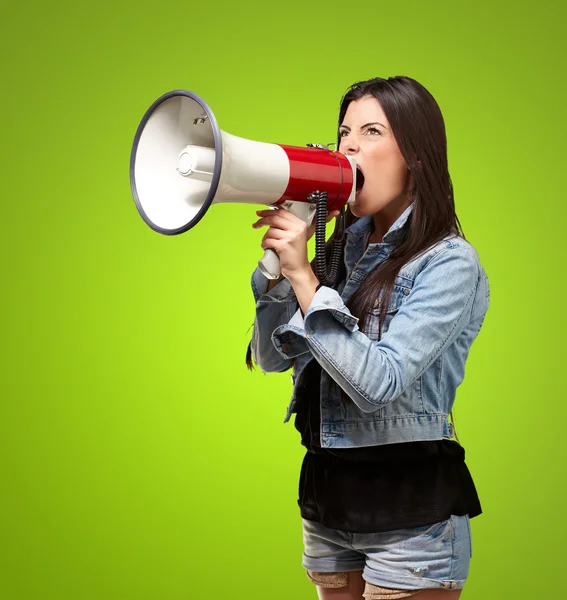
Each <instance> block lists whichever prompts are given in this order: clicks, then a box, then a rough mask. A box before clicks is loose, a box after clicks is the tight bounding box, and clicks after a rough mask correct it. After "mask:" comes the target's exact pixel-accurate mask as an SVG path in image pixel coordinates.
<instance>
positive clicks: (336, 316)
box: [251, 205, 490, 448]
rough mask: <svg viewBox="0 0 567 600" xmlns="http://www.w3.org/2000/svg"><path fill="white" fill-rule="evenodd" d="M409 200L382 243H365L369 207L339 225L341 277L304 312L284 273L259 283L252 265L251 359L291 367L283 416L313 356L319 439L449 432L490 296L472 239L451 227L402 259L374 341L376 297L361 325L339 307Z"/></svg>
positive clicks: (396, 232)
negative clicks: (318, 374) (317, 372)
mask: <svg viewBox="0 0 567 600" xmlns="http://www.w3.org/2000/svg"><path fill="white" fill-rule="evenodd" d="M412 209H413V205H411V206H410V207H408V208H407V209H406V210H405V212H404V213H403V214H402V215H401V216H400V217H399V218H398V220H397V221H396V222H395V223H394V224H393V225H392V227H391V228H390V229H389V230H388V232H387V233H386V235H385V236H384V238H383V241H382V242H381V243H379V244H369V245H368V247H367V248H366V250H365V246H366V241H367V239H368V235H369V234H370V232H371V230H372V216H369V217H363V218H361V219H359V220H358V221H357V222H356V223H354V224H353V225H351V226H350V227H349V228H348V229H347V230H346V232H345V235H346V245H345V266H346V270H347V274H346V279H345V281H343V282H341V284H340V285H339V287H338V289H337V290H334V289H332V288H329V287H326V286H323V287H321V288H320V289H319V290H318V291H317V292H316V294H315V296H314V298H313V300H312V302H311V305H310V306H309V309H308V310H307V312H306V313H305V317H302V316H301V312H300V311H299V305H298V302H297V298H296V296H295V293H294V290H293V288H292V286H291V284H290V282H289V281H288V280H287V279H285V278H284V279H282V281H280V282H279V283H278V284H277V285H275V286H274V287H273V288H272V289H271V290H270V291H269V292H268V291H267V288H268V281H269V280H268V279H267V278H266V277H265V276H264V275H263V274H262V272H261V271H260V269H259V268H256V269H255V271H254V272H253V274H252V280H251V285H252V290H253V294H254V299H255V301H256V316H255V320H254V329H253V333H252V355H253V357H254V360H255V361H256V363H257V364H258V365H259V367H260V368H261V369H262V371H264V372H282V371H286V370H287V369H289V368H291V367H292V366H293V374H292V382H293V384H294V388H293V394H292V397H291V401H290V403H289V406H288V410H287V413H286V417H285V422H287V421H288V420H289V419H290V417H291V415H292V413H293V412H294V411H295V406H296V395H297V390H298V389H299V388H300V387H301V386H302V385H303V381H302V373H303V371H304V367H305V366H306V365H307V364H308V362H309V361H311V360H317V361H318V362H319V363H320V364H321V366H322V369H323V372H322V379H321V398H320V401H321V445H322V447H326V448H348V447H363V446H375V445H380V444H391V443H397V442H409V441H425V440H435V439H443V438H446V439H449V438H451V437H453V428H452V424H451V423H450V422H449V420H448V415H449V413H450V411H451V409H452V407H453V403H454V400H455V394H456V390H457V387H458V386H459V385H460V383H461V382H462V380H463V378H464V373H465V362H466V360H467V357H468V354H469V350H470V347H471V344H472V343H473V341H474V339H475V338H476V337H477V335H478V333H479V331H480V328H481V326H482V323H483V321H484V317H485V315H486V312H487V310H488V306H489V301H490V288H489V284H488V279H487V276H486V273H485V271H484V269H483V267H482V265H481V263H480V260H479V257H478V255H477V253H476V251H475V249H474V247H473V246H472V245H471V244H470V243H469V242H467V241H465V240H464V239H463V238H461V237H459V236H457V235H452V236H448V237H446V238H445V239H443V240H441V241H440V242H438V243H436V244H434V245H433V246H432V247H431V248H429V249H428V250H426V251H425V252H423V253H422V254H421V255H420V256H418V257H415V258H414V259H412V260H411V261H410V262H408V263H407V264H406V265H404V266H403V267H402V269H401V270H400V272H399V274H398V276H397V278H396V281H395V285H394V290H393V293H392V297H391V300H390V304H389V307H388V313H387V316H386V320H385V322H384V325H383V328H382V337H381V339H380V340H378V317H379V314H378V311H379V305H378V303H379V298H377V299H376V303H375V306H374V309H373V310H372V311H371V313H370V315H369V317H368V318H367V323H366V327H365V330H364V331H362V330H361V329H360V328H359V326H358V322H359V319H358V318H357V317H355V316H354V315H352V314H351V312H350V311H349V309H348V308H347V307H346V306H345V303H346V302H347V301H348V299H349V298H350V297H351V296H352V294H353V293H354V291H355V290H356V289H357V288H358V286H359V285H360V282H361V281H362V280H363V278H364V277H365V276H366V275H367V274H368V273H370V272H371V271H372V270H373V269H375V268H376V267H377V266H378V265H379V264H380V263H381V262H382V261H383V260H384V259H385V258H386V257H387V256H388V255H389V254H390V253H391V251H392V249H393V248H394V246H395V244H396V242H397V241H399V238H400V236H401V235H402V233H403V228H404V226H405V225H406V224H407V219H408V217H409V215H410V213H411V211H412ZM343 392H344V393H343Z"/></svg>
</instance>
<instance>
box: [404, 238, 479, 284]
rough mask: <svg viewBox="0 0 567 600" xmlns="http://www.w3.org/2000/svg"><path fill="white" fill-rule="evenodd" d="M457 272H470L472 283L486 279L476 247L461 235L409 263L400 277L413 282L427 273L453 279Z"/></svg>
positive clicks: (444, 241)
mask: <svg viewBox="0 0 567 600" xmlns="http://www.w3.org/2000/svg"><path fill="white" fill-rule="evenodd" d="M456 271H459V272H460V273H462V272H463V271H467V272H469V274H470V279H471V281H473V280H479V279H486V273H485V271H484V268H483V266H482V263H481V260H480V257H479V254H478V252H477V250H476V248H475V246H474V245H473V244H472V243H471V242H469V241H468V240H466V239H465V238H463V237H462V236H461V235H458V234H450V235H447V236H445V237H443V238H442V239H440V240H439V241H437V242H435V243H434V244H432V245H431V246H429V247H428V248H427V249H425V250H424V251H423V252H421V253H420V254H419V255H418V256H415V257H414V258H412V259H411V260H410V261H409V262H407V263H406V264H405V265H404V266H403V267H402V268H401V269H400V272H399V276H400V277H401V278H404V279H407V280H411V281H415V279H416V278H417V277H418V276H419V275H420V274H425V273H430V274H432V276H433V277H440V278H446V277H449V278H451V277H452V275H453V274H454V273H455V272H456Z"/></svg>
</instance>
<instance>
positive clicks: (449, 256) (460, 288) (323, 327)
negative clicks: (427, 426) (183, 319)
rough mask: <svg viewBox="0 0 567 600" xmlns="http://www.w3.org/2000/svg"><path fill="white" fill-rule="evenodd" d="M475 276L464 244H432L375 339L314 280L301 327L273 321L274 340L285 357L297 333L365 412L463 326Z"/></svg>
mask: <svg viewBox="0 0 567 600" xmlns="http://www.w3.org/2000/svg"><path fill="white" fill-rule="evenodd" d="M479 280H480V265H479V263H478V260H477V258H476V257H475V255H473V253H472V252H471V251H470V250H468V249H467V248H463V247H453V248H447V249H444V250H442V251H440V252H439V253H438V254H436V255H435V256H434V257H433V258H432V259H431V260H430V261H429V263H428V264H427V265H426V266H425V267H424V268H423V269H422V270H421V271H420V272H419V274H418V275H417V276H416V278H415V281H414V285H413V288H412V291H411V293H410V294H409V296H408V298H407V299H406V301H405V302H404V303H403V304H402V305H401V307H400V309H399V310H398V312H397V313H396V314H395V315H394V317H393V318H392V320H391V322H390V325H389V327H388V330H387V331H386V332H385V333H384V334H383V336H382V339H381V340H380V341H378V342H376V341H372V340H370V339H369V338H368V336H366V335H365V334H364V333H362V331H360V329H359V328H358V325H357V319H356V317H354V316H353V315H352V314H351V313H350V311H349V310H348V308H347V307H346V306H345V305H344V304H343V302H342V300H341V298H340V296H339V295H338V293H337V292H336V291H335V290H333V289H331V288H328V287H321V288H320V289H319V290H318V291H317V292H316V294H315V296H314V298H313V300H312V302H311V305H310V306H309V309H308V311H307V313H306V314H305V318H304V320H303V328H300V327H292V326H290V325H282V326H280V327H279V328H278V329H277V330H276V331H274V335H273V338H274V344H275V345H276V348H277V349H278V351H279V352H280V353H281V355H282V357H285V356H286V353H285V348H292V347H294V340H295V338H297V337H298V336H299V337H301V338H303V340H305V341H306V343H307V345H308V347H309V349H310V351H311V352H312V353H313V355H314V357H315V358H316V359H317V360H318V362H319V363H320V364H321V365H322V367H323V368H324V369H325V370H326V371H327V372H328V373H329V375H330V376H331V377H332V378H333V379H334V380H335V381H336V382H337V384H338V385H339V386H340V387H341V388H342V389H343V390H344V391H345V392H346V393H347V394H348V396H349V397H350V398H352V400H353V401H354V402H355V403H356V405H357V406H358V407H359V408H360V410H362V411H365V412H372V411H374V410H376V409H378V408H381V407H382V406H384V405H385V404H388V403H390V402H393V401H394V400H396V398H398V397H399V396H400V395H401V394H402V393H403V392H404V391H405V390H406V389H407V388H408V387H409V386H410V385H411V384H412V383H413V382H414V381H415V380H416V379H417V378H418V377H420V375H421V374H422V373H423V372H424V371H425V370H426V369H427V368H428V367H429V366H430V365H431V364H432V363H433V361H435V359H436V358H437V357H438V356H439V355H440V354H441V353H442V352H443V351H444V349H445V348H447V347H448V346H449V345H450V344H452V343H453V341H454V340H455V339H456V338H457V337H458V336H459V334H460V333H461V332H462V331H463V330H464V329H465V328H466V326H467V324H468V323H469V320H470V317H471V310H472V306H473V301H474V297H475V293H476V290H477V285H478V282H479ZM295 343H297V342H296V341H295Z"/></svg>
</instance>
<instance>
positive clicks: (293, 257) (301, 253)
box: [252, 208, 339, 281]
mask: <svg viewBox="0 0 567 600" xmlns="http://www.w3.org/2000/svg"><path fill="white" fill-rule="evenodd" d="M256 214H257V215H258V216H259V217H261V218H260V219H259V220H258V221H256V223H254V224H253V225H252V227H254V228H255V229H257V228H259V227H263V226H265V225H267V226H268V227H269V229H268V231H266V233H265V235H264V237H263V238H262V248H263V249H264V250H267V249H268V248H272V249H273V250H275V251H276V253H277V254H278V256H279V259H280V268H281V272H282V275H283V276H284V277H286V278H287V279H289V280H290V281H291V280H293V279H294V278H301V276H302V275H304V274H305V273H306V272H310V273H312V270H311V265H310V264H309V259H308V257H307V242H308V240H309V239H310V238H311V237H312V236H313V234H314V233H315V219H314V220H313V223H312V224H311V225H310V226H309V227H308V226H307V223H305V221H303V220H302V219H300V218H299V217H296V216H295V215H294V214H293V213H291V212H289V211H288V210H286V209H285V208H279V209H277V210H272V209H267V210H259V211H257V212H256ZM338 214H339V211H338V210H334V211H332V212H330V213H329V214H328V215H327V222H328V221H330V220H331V219H332V218H334V217H336V216H337V215H338Z"/></svg>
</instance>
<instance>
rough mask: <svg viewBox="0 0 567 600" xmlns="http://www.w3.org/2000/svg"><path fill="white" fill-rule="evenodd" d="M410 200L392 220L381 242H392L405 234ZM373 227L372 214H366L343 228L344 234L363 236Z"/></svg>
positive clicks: (410, 210)
mask: <svg viewBox="0 0 567 600" xmlns="http://www.w3.org/2000/svg"><path fill="white" fill-rule="evenodd" d="M413 205H414V203H413V202H412V203H411V204H410V205H409V206H408V207H407V208H406V209H405V210H404V212H403V213H402V214H401V215H400V216H399V217H398V218H397V219H396V220H395V221H394V223H393V224H392V226H391V227H390V229H388V231H387V232H386V233H385V234H384V237H383V238H382V243H384V244H394V243H396V242H397V241H399V240H400V239H401V238H402V237H403V236H404V234H405V231H406V229H407V227H406V225H407V221H408V219H409V216H410V215H411V213H412V211H413ZM373 229H374V223H373V216H372V215H368V216H367V217H361V218H360V219H358V221H356V223H353V224H352V225H351V226H350V227H347V229H346V230H345V234H347V235H356V236H365V235H366V234H368V233H370V232H371V231H372V230H373Z"/></svg>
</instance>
